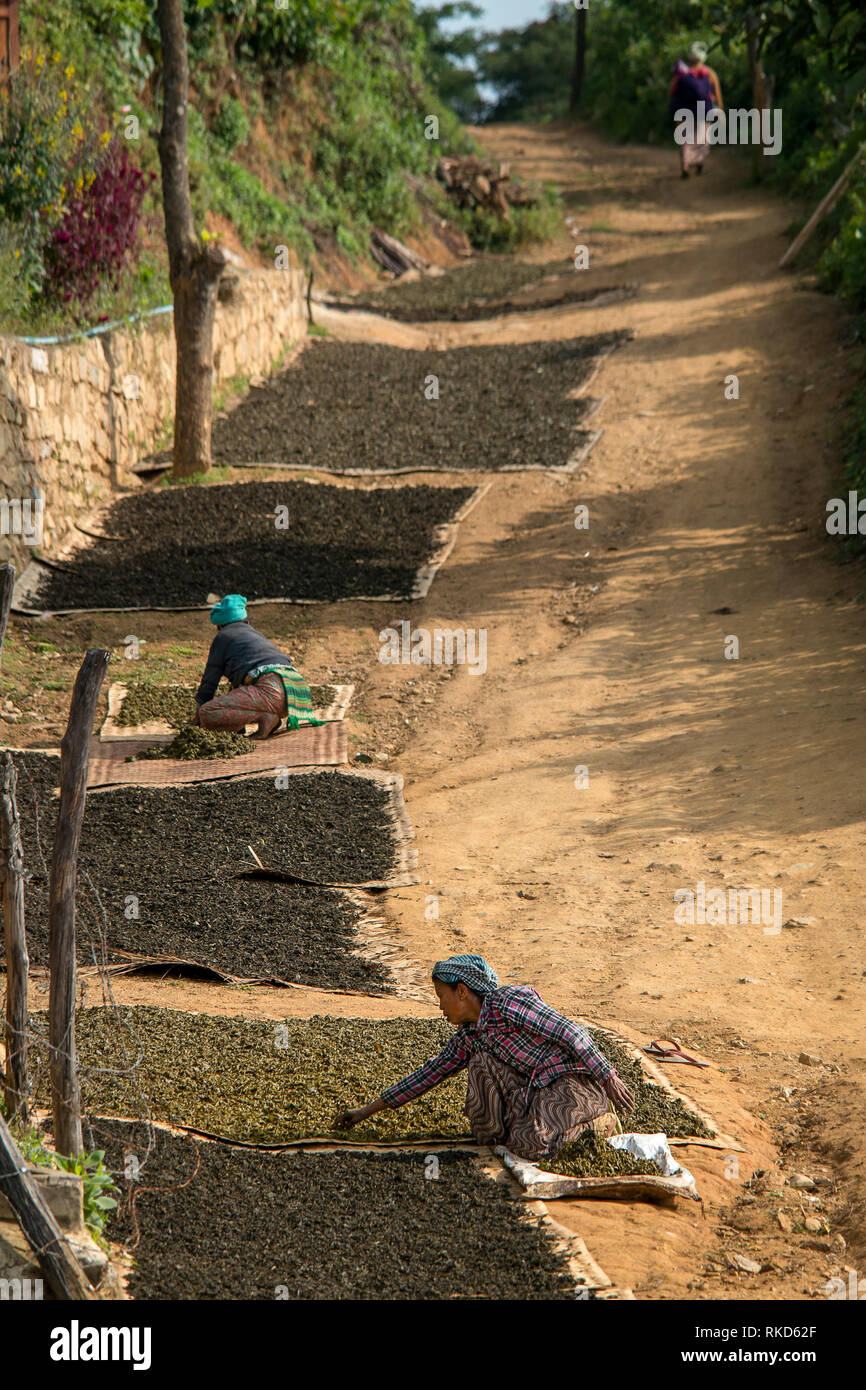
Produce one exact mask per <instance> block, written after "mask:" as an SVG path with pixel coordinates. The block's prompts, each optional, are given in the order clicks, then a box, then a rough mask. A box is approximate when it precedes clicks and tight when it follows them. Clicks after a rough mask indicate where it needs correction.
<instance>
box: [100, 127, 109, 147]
mask: <svg viewBox="0 0 866 1390" xmlns="http://www.w3.org/2000/svg"><path fill="white" fill-rule="evenodd" d="M110 139H111V131H110V130H104V131H103V132H102V134H101V135H100V137H99V143H100V145H107V144H108V142H109V140H110Z"/></svg>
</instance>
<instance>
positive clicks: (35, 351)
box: [0, 266, 306, 572]
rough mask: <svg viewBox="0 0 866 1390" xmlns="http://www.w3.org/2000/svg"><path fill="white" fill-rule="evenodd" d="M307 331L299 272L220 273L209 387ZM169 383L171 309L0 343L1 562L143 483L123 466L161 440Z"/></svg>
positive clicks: (261, 369) (20, 558)
mask: <svg viewBox="0 0 866 1390" xmlns="http://www.w3.org/2000/svg"><path fill="white" fill-rule="evenodd" d="M305 332H306V304H305V301H304V274H303V271H301V270H299V269H298V268H297V267H294V266H293V267H292V268H290V269H288V270H275V271H268V270H261V271H236V270H233V269H232V270H229V271H227V272H226V274H225V276H224V279H223V282H222V283H221V286H220V302H219V305H218V308H217V316H216V329H215V339H214V367H215V377H216V382H217V383H220V382H228V381H231V380H232V379H233V378H235V377H237V376H256V375H259V374H267V373H268V372H269V371H270V369H271V367H272V366H273V364H274V363H275V362H276V360H277V358H278V357H279V356H280V354H281V353H282V352H283V351H284V350H285V349H287V348H288V347H289V346H290V345H291V344H293V343H296V342H298V341H299V340H300V339H301V338H302V337H303V335H304V333H305ZM174 377H175V354H174V333H173V328H172V316H171V314H170V313H166V314H164V315H161V316H158V317H154V318H150V319H145V320H143V321H142V322H141V323H140V324H135V325H132V326H131V327H123V328H120V329H115V330H112V331H111V332H110V333H103V334H99V335H97V336H95V337H92V338H82V339H80V340H78V341H75V342H70V343H61V344H57V345H46V346H45V347H34V346H31V345H30V344H28V343H24V342H22V341H21V340H20V339H17V338H2V337H0V561H4V560H12V562H13V563H14V564H15V566H16V568H17V569H18V570H19V572H20V571H21V570H22V569H23V568H24V566H25V565H26V563H27V561H28V559H29V558H30V547H31V546H39V547H40V548H41V549H43V550H44V551H46V552H48V553H50V552H52V551H54V550H56V549H57V548H58V547H59V546H61V545H62V544H63V542H64V540H65V539H66V538H67V537H68V536H69V534H70V532H71V531H72V528H73V526H74V525H75V523H76V521H77V520H79V519H80V518H81V517H82V516H83V515H85V514H86V513H87V512H89V511H91V510H92V509H93V508H94V507H95V506H97V505H99V503H100V502H104V501H106V500H107V499H109V498H110V497H111V496H112V495H113V494H114V493H115V492H117V491H118V490H119V489H128V488H131V487H136V486H139V485H140V484H139V479H138V478H137V477H136V475H135V474H134V473H131V472H130V471H129V470H130V469H131V467H132V466H133V465H134V464H135V463H136V462H138V461H139V460H141V459H142V458H145V457H146V456H147V455H148V453H149V452H150V451H151V450H152V449H153V448H154V447H161V446H162V445H164V444H166V443H167V442H168V441H169V438H170V426H171V418H172V415H173V411H174ZM40 499H41V507H40V505H39V502H40ZM40 513H41V518H40ZM40 519H41V526H40Z"/></svg>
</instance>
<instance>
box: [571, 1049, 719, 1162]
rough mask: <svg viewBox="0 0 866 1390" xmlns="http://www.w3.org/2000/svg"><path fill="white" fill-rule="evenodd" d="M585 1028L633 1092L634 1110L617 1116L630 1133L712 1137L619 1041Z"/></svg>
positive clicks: (696, 1117)
mask: <svg viewBox="0 0 866 1390" xmlns="http://www.w3.org/2000/svg"><path fill="white" fill-rule="evenodd" d="M587 1031H588V1032H589V1033H590V1034H591V1036H592V1039H593V1041H594V1043H595V1045H596V1047H597V1048H598V1049H599V1051H600V1052H603V1053H604V1055H605V1057H606V1058H607V1059H608V1061H609V1062H612V1063H613V1065H614V1066H615V1067H616V1070H617V1073H618V1075H619V1076H620V1078H621V1079H622V1080H623V1081H624V1082H625V1083H626V1085H627V1086H629V1087H630V1089H631V1091H632V1094H633V1095H634V1098H635V1108H634V1110H630V1111H628V1112H623V1114H622V1115H621V1116H620V1120H621V1121H622V1124H623V1128H624V1129H627V1130H628V1131H629V1132H630V1133H634V1134H666V1135H667V1136H668V1137H669V1138H671V1139H684V1138H685V1137H686V1136H687V1135H694V1136H695V1137H700V1138H702V1139H709V1138H711V1137H712V1134H713V1131H712V1130H711V1129H708V1128H707V1126H706V1125H705V1124H704V1122H703V1120H701V1119H700V1118H699V1117H698V1116H697V1115H695V1114H693V1112H692V1111H691V1110H689V1109H687V1107H686V1106H685V1105H683V1103H682V1101H681V1100H680V1099H679V1097H678V1096H673V1095H671V1093H670V1092H669V1091H666V1090H665V1089H664V1087H663V1086H659V1085H657V1083H656V1082H655V1081H652V1080H650V1079H649V1077H648V1076H647V1075H646V1073H645V1072H644V1071H643V1069H642V1067H641V1065H640V1063H639V1062H638V1060H637V1059H636V1058H635V1057H632V1056H631V1055H630V1053H628V1052H627V1051H626V1050H625V1048H624V1047H623V1045H622V1043H620V1042H618V1041H617V1040H616V1039H615V1038H611V1037H610V1036H609V1035H608V1034H607V1033H603V1032H601V1031H599V1030H597V1029H595V1028H589V1029H588V1030H587Z"/></svg>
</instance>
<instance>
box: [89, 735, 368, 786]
mask: <svg viewBox="0 0 866 1390" xmlns="http://www.w3.org/2000/svg"><path fill="white" fill-rule="evenodd" d="M156 741H157V740H155V739H153V738H146V739H136V740H131V739H124V740H123V741H122V742H108V743H101V742H100V741H99V739H98V738H95V739H94V740H93V741H92V743H91V746H90V766H89V769H88V774H87V785H88V787H117V786H133V787H167V786H181V785H183V784H184V783H187V782H214V781H217V780H220V779H222V778H227V777H243V776H248V775H249V774H250V773H255V772H268V771H276V769H277V768H281V767H286V768H299V767H337V766H339V765H340V764H341V763H346V762H348V761H349V754H348V735H347V732H346V725H345V724H344V723H333V724H322V725H320V726H319V727H318V728H307V729H296V730H294V732H290V733H284V734H275V735H274V736H273V737H272V738H269V739H265V740H264V741H263V742H262V743H254V744H253V745H252V749H251V751H250V752H249V753H242V754H241V755H240V757H237V758H208V759H206V760H203V761H201V762H184V761H175V760H174V759H173V758H154V759H148V760H146V761H143V762H132V763H129V762H126V759H127V758H128V757H130V756H131V755H133V754H135V753H140V752H142V751H143V750H144V749H145V748H152V747H153V745H154V743H155V742H156Z"/></svg>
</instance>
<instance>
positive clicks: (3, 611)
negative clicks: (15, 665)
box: [0, 565, 15, 662]
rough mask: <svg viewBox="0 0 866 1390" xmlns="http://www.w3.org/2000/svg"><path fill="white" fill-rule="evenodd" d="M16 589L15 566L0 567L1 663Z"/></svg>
mask: <svg viewBox="0 0 866 1390" xmlns="http://www.w3.org/2000/svg"><path fill="white" fill-rule="evenodd" d="M14 588H15V566H14V565H0V662H2V660H3V639H4V637H5V636H6V624H7V623H8V622H9V609H10V608H11V607H12V590H13V589H14Z"/></svg>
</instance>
